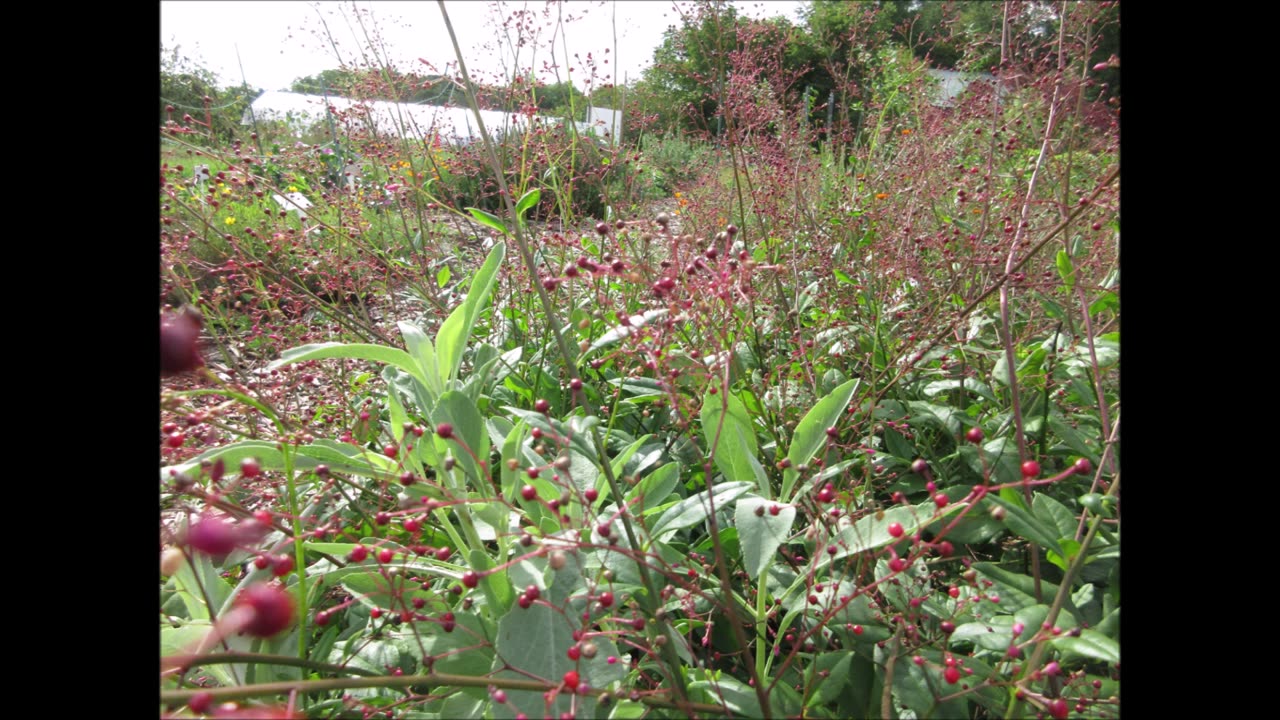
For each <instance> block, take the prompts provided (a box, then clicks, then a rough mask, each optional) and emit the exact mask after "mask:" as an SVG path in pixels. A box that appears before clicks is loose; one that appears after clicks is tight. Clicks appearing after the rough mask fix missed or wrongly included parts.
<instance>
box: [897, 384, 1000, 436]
mask: <svg viewBox="0 0 1280 720" xmlns="http://www.w3.org/2000/svg"><path fill="white" fill-rule="evenodd" d="M943 382H945V381H943ZM979 384H980V383H979ZM982 387H983V388H986V389H987V392H988V393H990V392H991V390H990V388H987V386H986V385H982ZM907 405H908V407H910V408H911V412H912V413H914V414H913V415H912V417H911V420H910V422H911V424H912V425H918V424H920V423H922V422H923V423H929V424H930V425H933V426H934V427H936V428H937V429H939V430H942V431H943V432H946V433H947V434H949V435H959V434H960V431H961V429H963V427H964V425H965V423H966V422H971V421H970V420H969V417H968V416H967V415H965V413H964V411H963V410H957V409H956V408H953V407H948V406H946V405H938V404H935V403H927V402H924V401H922V400H912V401H910V402H908V403H907Z"/></svg>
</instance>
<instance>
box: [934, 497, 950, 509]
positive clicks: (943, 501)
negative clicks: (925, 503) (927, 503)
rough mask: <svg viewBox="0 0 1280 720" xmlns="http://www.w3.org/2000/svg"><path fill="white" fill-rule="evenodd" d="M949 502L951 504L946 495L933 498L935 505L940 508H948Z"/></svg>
mask: <svg viewBox="0 0 1280 720" xmlns="http://www.w3.org/2000/svg"><path fill="white" fill-rule="evenodd" d="M948 502H950V498H948V497H947V494H946V493H938V494H937V495H934V496H933V504H934V505H937V506H938V507H940V508H943V507H946V506H947V503H948Z"/></svg>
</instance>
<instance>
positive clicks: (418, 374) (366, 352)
mask: <svg viewBox="0 0 1280 720" xmlns="http://www.w3.org/2000/svg"><path fill="white" fill-rule="evenodd" d="M328 358H347V359H351V360H370V361H372V362H380V363H387V364H389V365H395V366H396V367H398V368H400V369H401V370H404V371H405V372H407V373H409V374H410V375H412V376H414V377H415V378H417V379H418V381H420V382H422V384H424V385H426V384H427V383H426V378H425V377H424V376H423V374H422V370H421V369H419V368H418V363H416V362H414V359H413V357H412V356H411V355H409V353H407V352H405V351H403V350H401V349H399V348H393V347H387V346H385V345H369V344H365V343H339V342H329V343H313V344H310V345H302V346H299V347H296V348H290V349H288V350H285V351H284V352H283V353H281V354H280V359H279V360H276V361H275V362H272V363H271V364H269V365H267V369H268V370H275V369H277V368H281V367H284V366H285V365H289V364H292V363H299V362H304V361H307V360H325V359H328Z"/></svg>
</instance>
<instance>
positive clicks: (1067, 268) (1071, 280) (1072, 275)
mask: <svg viewBox="0 0 1280 720" xmlns="http://www.w3.org/2000/svg"><path fill="white" fill-rule="evenodd" d="M1054 264H1055V265H1057V266H1058V277H1060V278H1062V284H1064V285H1066V286H1067V290H1072V289H1074V288H1075V286H1076V270H1075V268H1074V267H1073V266H1072V265H1071V256H1070V255H1069V254H1067V251H1066V250H1059V251H1058V257H1057V259H1056V260H1055V261H1054Z"/></svg>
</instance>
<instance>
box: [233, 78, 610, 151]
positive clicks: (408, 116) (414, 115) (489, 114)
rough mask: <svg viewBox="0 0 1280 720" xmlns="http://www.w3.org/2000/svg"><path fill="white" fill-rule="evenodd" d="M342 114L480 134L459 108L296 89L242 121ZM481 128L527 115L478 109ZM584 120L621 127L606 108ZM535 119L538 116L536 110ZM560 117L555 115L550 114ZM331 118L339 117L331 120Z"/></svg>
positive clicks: (427, 132)
mask: <svg viewBox="0 0 1280 720" xmlns="http://www.w3.org/2000/svg"><path fill="white" fill-rule="evenodd" d="M328 107H332V108H333V109H334V110H335V112H336V113H338V114H340V115H343V116H345V117H346V118H347V119H348V120H349V121H350V122H353V123H359V124H362V125H363V126H365V127H369V126H372V127H373V128H375V129H376V130H377V131H378V132H379V133H381V134H385V135H391V136H396V137H403V136H409V137H416V138H421V139H425V138H429V137H439V138H440V140H441V142H449V143H459V144H464V145H465V144H469V143H471V142H474V141H475V140H477V139H479V137H480V129H479V128H478V127H477V126H476V120H475V115H474V114H473V113H472V112H471V110H469V109H467V108H462V107H443V106H439V105H411V104H406V103H393V102H386V101H382V100H371V101H364V102H359V101H354V100H348V99H346V98H340V97H328V98H326V97H324V96H322V95H303V94H300V93H292V92H283V91H279V90H268V91H266V92H264V93H263V94H262V95H260V96H258V98H257V99H256V100H254V101H253V103H252V104H251V105H250V106H249V109H248V110H246V111H245V113H244V117H243V118H242V120H241V124H243V125H252V124H253V122H254V120H255V119H256V120H258V121H268V122H270V121H283V122H286V123H288V124H289V125H290V127H292V128H293V129H294V131H295V132H301V131H302V130H304V129H306V128H309V127H311V126H312V125H314V124H315V123H317V122H319V121H322V120H324V119H325V117H326V114H327V108H328ZM480 116H481V118H483V119H484V125H485V128H486V129H487V130H488V131H489V133H490V135H493V136H494V137H500V136H502V135H503V134H505V133H506V132H507V131H509V130H510V129H511V128H515V127H523V126H524V125H525V124H527V118H526V117H525V116H523V115H520V114H516V113H505V112H497V111H494V110H481V111H480ZM587 117H589V118H590V120H589V121H588V122H579V123H575V124H576V125H577V126H578V130H579V132H583V133H588V132H590V133H594V134H595V135H597V136H598V137H600V138H603V139H605V140H607V141H608V142H610V143H614V142H616V139H617V137H618V136H619V134H620V133H621V129H622V127H621V126H622V113H621V112H619V111H617V110H610V109H609V108H594V107H593V108H588V113H587ZM534 118H535V120H537V119H539V118H540V116H537V115H535V116H534ZM548 121H550V122H559V119H558V118H548ZM335 122H337V120H336V119H335Z"/></svg>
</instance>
